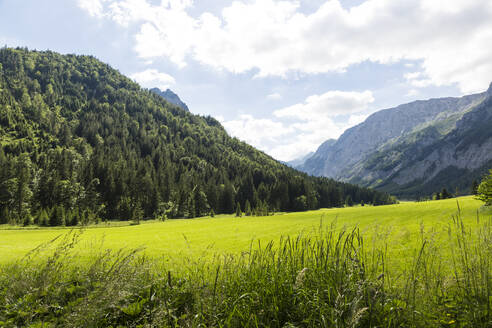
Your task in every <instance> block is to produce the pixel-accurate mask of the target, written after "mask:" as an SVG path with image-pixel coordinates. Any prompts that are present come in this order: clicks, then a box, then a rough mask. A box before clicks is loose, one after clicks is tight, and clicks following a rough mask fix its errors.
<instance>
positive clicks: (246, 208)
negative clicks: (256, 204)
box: [244, 199, 252, 216]
mask: <svg viewBox="0 0 492 328" xmlns="http://www.w3.org/2000/svg"><path fill="white" fill-rule="evenodd" d="M244 212H245V215H246V216H251V214H252V213H251V204H250V203H249V200H248V199H246V205H244Z"/></svg>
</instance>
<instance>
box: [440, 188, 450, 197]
mask: <svg viewBox="0 0 492 328" xmlns="http://www.w3.org/2000/svg"><path fill="white" fill-rule="evenodd" d="M448 198H453V195H452V194H450V193H449V192H448V191H447V190H446V188H442V191H441V193H440V194H439V199H448Z"/></svg>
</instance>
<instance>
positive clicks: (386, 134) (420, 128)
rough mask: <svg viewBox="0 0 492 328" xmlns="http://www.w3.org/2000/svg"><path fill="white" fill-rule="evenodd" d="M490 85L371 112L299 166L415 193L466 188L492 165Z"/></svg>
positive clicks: (315, 172) (404, 193)
mask: <svg viewBox="0 0 492 328" xmlns="http://www.w3.org/2000/svg"><path fill="white" fill-rule="evenodd" d="M491 98H492V85H491V88H489V90H488V91H487V92H484V93H479V94H474V95H469V96H464V97H461V98H441V99H431V100H427V101H415V102H412V103H409V104H405V105H401V106H398V107H395V108H391V109H385V110H382V111H379V112H376V113H374V114H372V115H371V116H370V117H368V118H367V119H366V121H364V122H363V123H361V124H359V125H357V126H355V127H353V128H350V129H348V130H347V131H345V132H344V133H343V134H342V136H340V138H339V139H338V140H337V141H336V142H333V141H328V142H327V143H325V144H323V145H321V146H320V147H319V149H318V150H317V151H316V152H315V154H314V155H313V156H311V158H309V159H308V160H307V161H306V162H305V163H304V165H303V166H302V167H299V169H301V170H303V171H305V172H307V173H309V174H313V175H317V176H326V177H332V178H335V179H339V180H342V181H346V182H351V183H358V184H361V185H363V186H370V187H374V188H376V189H379V190H383V191H387V192H391V193H393V194H395V195H398V196H400V197H418V196H423V195H430V194H432V193H433V192H437V191H440V190H441V189H442V188H443V187H446V188H449V189H450V190H452V191H454V190H455V189H456V188H458V189H459V190H461V191H462V192H464V193H467V192H469V189H470V186H471V184H472V181H473V180H475V179H479V178H480V177H481V175H482V174H483V173H486V172H487V168H489V167H492V128H490V127H492V104H491Z"/></svg>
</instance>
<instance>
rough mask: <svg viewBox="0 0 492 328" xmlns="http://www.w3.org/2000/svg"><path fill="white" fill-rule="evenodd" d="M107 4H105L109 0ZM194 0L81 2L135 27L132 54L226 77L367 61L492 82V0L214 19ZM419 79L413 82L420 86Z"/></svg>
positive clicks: (237, 12) (468, 84)
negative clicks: (193, 64)
mask: <svg viewBox="0 0 492 328" xmlns="http://www.w3.org/2000/svg"><path fill="white" fill-rule="evenodd" d="M103 2H108V3H104V4H103ZM191 5H192V1H191V0H164V1H162V2H161V3H160V4H156V5H153V4H152V3H151V2H150V1H149V0H79V6H81V8H83V9H85V10H87V11H88V12H89V13H91V14H92V15H94V16H99V17H102V16H104V17H109V18H110V19H113V20H114V21H115V22H117V23H118V24H121V25H123V26H127V25H129V24H138V26H139V27H140V28H139V31H138V33H137V35H136V45H135V50H136V52H137V53H138V55H139V56H140V57H142V58H146V59H151V58H154V57H160V56H165V57H168V58H170V59H171V60H172V61H173V62H175V63H176V64H177V65H179V66H184V65H186V62H187V61H188V60H189V59H190V58H193V59H194V60H196V61H199V62H201V63H203V64H206V65H209V66H212V67H214V68H217V69H223V70H228V71H230V72H236V73H241V72H246V71H249V70H251V69H257V70H258V76H268V75H279V76H285V75H286V74H287V73H288V72H302V73H323V72H334V71H335V72H343V71H345V70H347V69H348V68H349V67H350V66H351V65H354V64H358V63H361V62H364V61H371V62H376V63H381V64H387V63H394V62H398V61H408V60H410V61H418V62H419V63H421V69H422V72H423V73H425V76H426V77H427V79H426V80H425V82H422V83H420V87H424V86H425V85H429V84H433V85H438V86H439V85H450V84H453V83H457V84H458V86H459V87H460V88H461V91H462V92H472V91H480V90H483V89H484V88H486V86H487V85H488V83H489V82H490V79H491V77H492V61H490V58H491V57H492V19H491V17H492V2H491V1H490V0H474V1H470V0H450V1H447V2H446V5H445V6H443V5H442V3H440V2H438V1H435V0H400V1H394V0H367V1H365V2H364V3H362V4H360V5H359V6H354V7H351V8H349V9H346V8H343V6H342V5H341V3H340V0H327V1H325V2H324V3H323V4H322V5H321V6H320V7H319V8H318V9H317V10H316V11H315V12H313V13H311V14H303V13H301V12H300V10H299V8H300V2H299V1H291V0H284V1H279V0H278V1H277V0H251V1H245V0H242V1H240V0H237V1H234V2H232V3H231V4H230V5H229V6H228V7H225V8H224V9H223V10H222V12H221V14H220V15H218V16H216V15H213V14H210V13H203V14H202V15H200V16H199V17H192V16H191V15H189V14H188V12H187V10H188V9H189V8H190V6H191ZM416 83H417V82H416Z"/></svg>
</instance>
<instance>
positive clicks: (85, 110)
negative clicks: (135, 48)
mask: <svg viewBox="0 0 492 328" xmlns="http://www.w3.org/2000/svg"><path fill="white" fill-rule="evenodd" d="M347 198H351V199H352V200H353V201H354V202H356V203H358V202H361V201H364V202H365V203H367V202H372V203H374V204H385V203H389V202H391V201H392V199H391V198H390V197H389V195H388V194H385V193H381V192H376V191H373V190H370V189H367V188H360V187H358V186H354V185H351V184H347V183H340V182H336V181H333V180H331V179H327V178H314V177H310V176H308V175H306V174H304V173H301V172H299V171H296V170H294V169H292V168H289V167H287V166H285V165H282V164H280V163H279V162H277V161H275V160H274V159H273V158H271V157H270V156H268V155H266V154H265V153H263V152H260V151H258V150H256V149H255V148H253V147H251V146H249V145H247V144H246V143H244V142H241V141H239V140H238V139H236V138H231V137H230V136H229V135H228V134H227V133H226V131H225V130H224V128H223V127H222V126H221V124H220V123H219V122H218V121H217V120H215V119H213V118H212V117H202V116H198V115H193V114H191V113H190V112H188V111H185V110H183V109H181V108H179V107H177V106H174V105H171V104H170V103H168V102H167V101H166V100H164V99H163V98H162V97H160V96H158V95H156V94H154V93H153V92H150V91H149V90H145V89H142V88H141V87H140V86H139V85H138V84H136V83H134V82H133V81H131V80H130V79H129V78H127V77H125V76H123V75H122V74H120V73H119V72H118V71H116V70H114V69H112V68H111V67H110V66H108V65H106V64H104V63H102V62H100V61H98V60H97V59H95V58H94V57H89V56H76V55H60V54H57V53H54V52H50V51H46V52H38V51H29V50H27V49H10V48H2V49H0V223H5V222H8V221H11V222H17V223H19V222H24V223H27V224H29V223H30V222H31V219H32V218H33V217H34V219H35V220H37V223H38V224H50V225H59V224H76V223H78V222H90V221H91V220H96V219H97V218H103V219H105V220H111V219H125V220H129V219H140V218H163V217H164V215H166V216H167V217H188V218H192V217H196V216H204V215H208V214H209V213H210V212H211V211H212V210H213V212H215V213H233V212H234V211H235V208H236V207H237V206H240V207H241V208H242V209H245V208H246V207H248V206H247V204H248V203H249V205H250V207H252V209H253V210H256V212H257V213H265V212H267V211H268V210H269V211H272V210H277V211H294V210H306V209H315V208H319V207H332V206H341V205H342V204H343V203H344V202H345V200H346V199H347ZM48 218H49V219H48Z"/></svg>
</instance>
